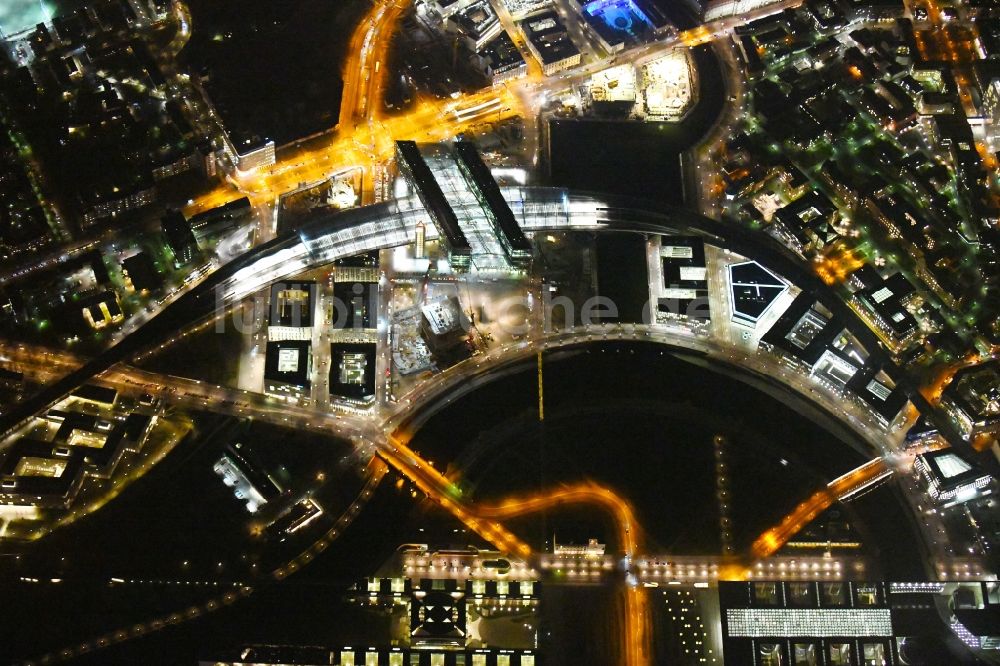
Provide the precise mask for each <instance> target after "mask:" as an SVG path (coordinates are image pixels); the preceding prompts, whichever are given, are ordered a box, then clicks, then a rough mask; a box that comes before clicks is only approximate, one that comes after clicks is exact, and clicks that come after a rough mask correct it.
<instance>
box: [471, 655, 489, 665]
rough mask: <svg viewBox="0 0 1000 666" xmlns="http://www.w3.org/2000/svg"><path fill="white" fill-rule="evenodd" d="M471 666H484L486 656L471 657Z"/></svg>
mask: <svg viewBox="0 0 1000 666" xmlns="http://www.w3.org/2000/svg"><path fill="white" fill-rule="evenodd" d="M472 666H486V655H485V654H474V655H472Z"/></svg>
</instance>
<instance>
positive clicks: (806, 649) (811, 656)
mask: <svg viewBox="0 0 1000 666" xmlns="http://www.w3.org/2000/svg"><path fill="white" fill-rule="evenodd" d="M792 650H793V654H792V665H793V666H816V664H818V663H819V658H818V657H817V656H816V645H815V644H814V643H796V644H795V646H794V647H793V649H792Z"/></svg>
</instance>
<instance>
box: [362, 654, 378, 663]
mask: <svg viewBox="0 0 1000 666" xmlns="http://www.w3.org/2000/svg"><path fill="white" fill-rule="evenodd" d="M365 666H378V652H367V653H365Z"/></svg>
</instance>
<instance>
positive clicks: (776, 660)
mask: <svg viewBox="0 0 1000 666" xmlns="http://www.w3.org/2000/svg"><path fill="white" fill-rule="evenodd" d="M760 663H761V665H762V666H783V665H784V660H783V659H782V658H781V645H780V644H778V643H761V644H760Z"/></svg>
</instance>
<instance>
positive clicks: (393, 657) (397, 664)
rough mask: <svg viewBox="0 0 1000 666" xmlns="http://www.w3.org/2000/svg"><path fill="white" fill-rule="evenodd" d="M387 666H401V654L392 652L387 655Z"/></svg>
mask: <svg viewBox="0 0 1000 666" xmlns="http://www.w3.org/2000/svg"><path fill="white" fill-rule="evenodd" d="M389 666H403V653H402V652H393V653H392V654H390V655H389Z"/></svg>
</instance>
